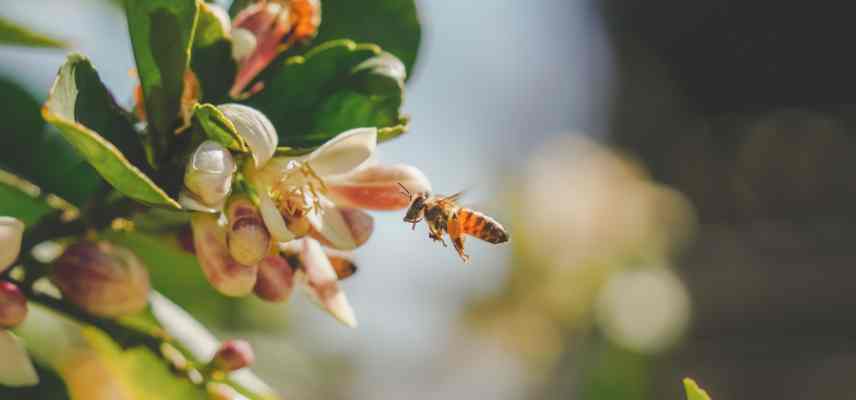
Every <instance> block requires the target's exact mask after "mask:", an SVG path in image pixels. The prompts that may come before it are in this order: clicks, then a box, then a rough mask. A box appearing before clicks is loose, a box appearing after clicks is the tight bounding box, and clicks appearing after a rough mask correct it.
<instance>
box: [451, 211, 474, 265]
mask: <svg viewBox="0 0 856 400" xmlns="http://www.w3.org/2000/svg"><path fill="white" fill-rule="evenodd" d="M448 232H449V238H450V239H452V245H453V246H455V251H457V252H458V255H459V256H460V257H461V260H463V261H464V263H468V262H470V256H468V255H466V254H464V232H463V227H462V226H461V220H460V219H458V216H457V215H455V216H453V217H452V218H451V219H449V227H448Z"/></svg>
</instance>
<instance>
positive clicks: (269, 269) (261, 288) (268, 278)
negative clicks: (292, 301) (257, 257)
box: [253, 255, 294, 302]
mask: <svg viewBox="0 0 856 400" xmlns="http://www.w3.org/2000/svg"><path fill="white" fill-rule="evenodd" d="M292 289H294V268H293V267H292V266H291V265H290V264H289V262H288V261H287V260H286V259H285V258H284V257H282V256H279V255H270V256H267V257H265V258H264V259H263V260H262V261H261V262H260V263H259V279H258V280H257V281H256V287H255V288H253V291H254V292H255V293H256V296H259V298H260V299H262V300H265V301H271V302H282V301H286V300H288V297H289V296H290V295H291V291H292Z"/></svg>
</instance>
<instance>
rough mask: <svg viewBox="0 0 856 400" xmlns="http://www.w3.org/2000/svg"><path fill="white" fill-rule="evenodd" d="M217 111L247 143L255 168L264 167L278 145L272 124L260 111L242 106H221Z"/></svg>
mask: <svg viewBox="0 0 856 400" xmlns="http://www.w3.org/2000/svg"><path fill="white" fill-rule="evenodd" d="M217 109H219V110H220V112H222V113H223V115H224V116H225V117H226V118H228V119H229V121H232V124H233V125H235V129H236V130H237V131H238V134H239V135H241V137H243V138H244V140H246V141H247V145H248V146H250V152H252V154H253V160H254V161H255V165H256V167H261V166H262V165H265V163H267V162H268V160H270V159H271V157H273V153H274V152H275V151H276V146H277V144H278V143H279V137H277V135H276V129H275V128H274V127H273V123H271V122H270V120H269V119H268V118H267V117H266V116H265V115H264V114H262V112H261V111H259V110H256V109H255V108H252V107H247V106H245V105H243V104H235V103H228V104H221V105H219V106H217Z"/></svg>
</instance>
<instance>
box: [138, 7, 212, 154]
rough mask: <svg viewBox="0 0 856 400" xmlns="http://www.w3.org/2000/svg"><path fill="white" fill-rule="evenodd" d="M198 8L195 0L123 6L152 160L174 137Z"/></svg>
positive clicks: (165, 150)
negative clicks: (143, 105)
mask: <svg viewBox="0 0 856 400" xmlns="http://www.w3.org/2000/svg"><path fill="white" fill-rule="evenodd" d="M198 4H199V3H198V2H197V1H196V0H128V1H127V2H126V12H127V16H128V30H129V31H130V34H131V44H132V46H133V49H134V58H135V59H136V61H137V73H138V74H139V76H140V84H141V85H142V89H143V98H144V104H145V109H146V115H147V118H148V123H149V130H150V131H151V132H150V133H151V137H150V140H151V145H152V151H153V153H154V156H153V157H152V158H153V161H155V162H158V161H160V160H161V159H162V158H163V157H164V156H165V155H166V152H167V151H168V150H169V146H170V145H171V143H172V141H173V139H174V138H175V134H174V133H173V130H174V129H175V128H176V127H177V123H178V119H179V118H178V113H179V109H180V107H181V93H182V90H183V87H184V72H185V70H186V69H187V67H188V64H189V62H190V48H191V44H192V42H193V33H194V28H195V26H196V18H197V15H198V12H197V11H198Z"/></svg>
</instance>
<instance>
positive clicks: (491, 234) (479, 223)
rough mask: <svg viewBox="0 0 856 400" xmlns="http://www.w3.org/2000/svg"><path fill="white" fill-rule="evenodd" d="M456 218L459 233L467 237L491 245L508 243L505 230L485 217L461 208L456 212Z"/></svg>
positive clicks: (491, 219)
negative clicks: (457, 219)
mask: <svg viewBox="0 0 856 400" xmlns="http://www.w3.org/2000/svg"><path fill="white" fill-rule="evenodd" d="M458 218H459V219H460V223H461V232H463V233H465V234H467V235H470V236H474V237H477V238H479V239H481V240H484V241H485V242H488V243H493V244H497V243H503V242H507V241H508V233H506V232H505V228H503V227H502V225H500V224H499V222H496V220H495V219H493V218H491V217H488V216H487V215H484V214H482V213H480V212H478V211H473V210H470V209H468V208H461V209H460V210H458Z"/></svg>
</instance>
